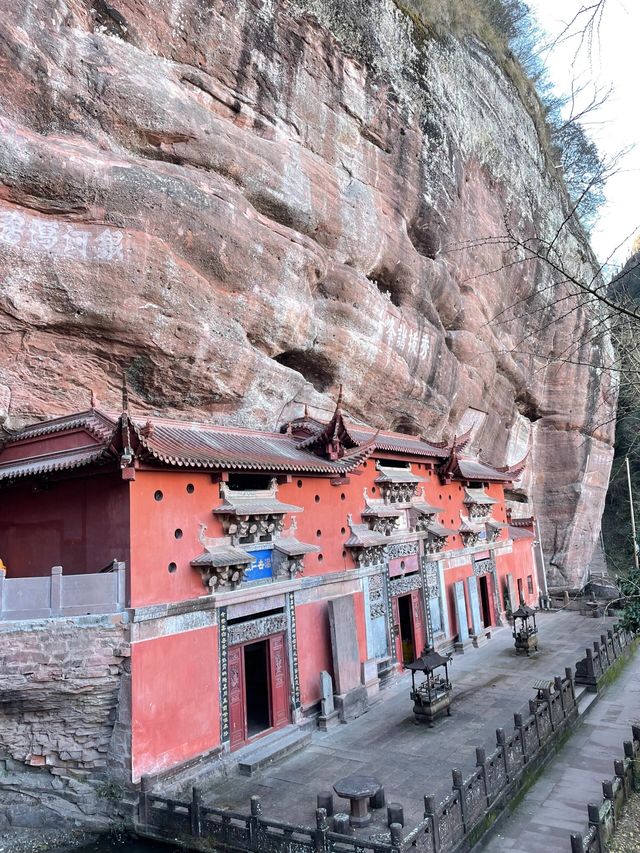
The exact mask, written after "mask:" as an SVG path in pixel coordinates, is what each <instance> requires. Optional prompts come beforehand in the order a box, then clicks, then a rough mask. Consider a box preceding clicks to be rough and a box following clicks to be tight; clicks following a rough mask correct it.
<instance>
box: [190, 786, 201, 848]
mask: <svg viewBox="0 0 640 853" xmlns="http://www.w3.org/2000/svg"><path fill="white" fill-rule="evenodd" d="M201 807H202V791H201V790H200V788H196V787H195V786H194V787H193V789H192V791H191V807H190V808H189V815H190V817H191V835H192V836H193V837H194V838H200V836H201V835H202V818H201V817H200V809H201Z"/></svg>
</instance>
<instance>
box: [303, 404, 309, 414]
mask: <svg viewBox="0 0 640 853" xmlns="http://www.w3.org/2000/svg"><path fill="white" fill-rule="evenodd" d="M304 416H305V418H308V417H309V406H308V405H307V404H306V403H305V404H304Z"/></svg>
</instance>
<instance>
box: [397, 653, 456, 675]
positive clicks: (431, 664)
mask: <svg viewBox="0 0 640 853" xmlns="http://www.w3.org/2000/svg"><path fill="white" fill-rule="evenodd" d="M449 660H450V659H449V658H448V657H443V656H442V655H441V654H440V652H436V651H435V650H434V649H431V650H427V649H425V651H424V653H423V654H421V655H420V657H419V658H417V660H414V661H413V662H412V663H408V664H406V665H405V669H410V670H412V671H413V672H424V673H425V675H429V673H431V672H433V670H434V669H437V668H438V667H440V666H446V665H447V664H448V663H449Z"/></svg>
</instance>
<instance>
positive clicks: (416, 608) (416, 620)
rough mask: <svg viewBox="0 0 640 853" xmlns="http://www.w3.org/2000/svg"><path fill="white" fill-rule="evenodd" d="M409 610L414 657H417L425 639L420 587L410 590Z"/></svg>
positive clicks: (425, 631) (425, 632)
mask: <svg viewBox="0 0 640 853" xmlns="http://www.w3.org/2000/svg"><path fill="white" fill-rule="evenodd" d="M411 610H412V611H413V651H414V653H415V657H416V658H419V657H420V655H421V654H422V650H423V649H424V647H425V643H426V641H427V630H426V628H425V623H424V611H423V608H422V590H421V589H414V590H413V591H412V592H411Z"/></svg>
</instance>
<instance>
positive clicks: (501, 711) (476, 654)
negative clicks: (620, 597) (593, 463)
mask: <svg viewBox="0 0 640 853" xmlns="http://www.w3.org/2000/svg"><path fill="white" fill-rule="evenodd" d="M611 622H612V620H596V619H592V618H584V617H581V616H579V615H578V614H576V613H565V612H559V613H543V614H541V615H540V618H539V626H540V652H539V653H538V654H537V655H535V656H532V657H530V658H526V657H523V656H520V657H519V656H517V655H516V654H515V652H514V650H513V647H512V643H513V640H512V638H511V632H510V630H509V629H508V628H505V629H502V630H499V631H496V632H495V633H494V635H493V638H492V639H491V640H490V641H489V642H488V643H487V644H486V645H485V646H484V647H483V648H481V649H473V648H471V649H469V650H468V651H467V652H465V654H464V655H455V656H454V659H453V664H452V667H451V669H450V675H451V679H452V682H453V685H454V699H453V705H452V716H451V717H444V718H441V719H440V720H438V721H437V722H436V725H435V727H434V728H433V729H429V728H428V727H426V726H418V725H415V724H414V722H413V714H412V713H411V709H412V703H411V701H410V699H409V689H410V685H411V676H410V674H408V673H407V674H404V675H402V676H399V677H398V679H397V683H396V684H394V685H393V686H392V687H389V688H387V689H386V690H384V691H383V692H382V693H381V694H380V700H379V701H378V702H376V703H375V704H374V705H373V707H372V708H371V709H370V710H369V712H368V713H367V714H365V715H364V716H362V717H360V718H359V719H358V720H355V721H353V722H351V723H349V724H348V725H342V726H338V727H336V728H334V729H332V730H331V731H330V732H327V733H322V732H319V731H316V732H315V733H314V735H313V740H312V743H311V744H310V745H309V746H308V747H307V748H306V749H304V750H302V751H301V752H299V753H297V754H295V755H292V756H290V757H288V758H286V759H284V760H283V761H280V762H278V763H276V764H274V765H273V766H272V767H270V768H268V769H265V770H263V771H260V772H259V773H257V774H255V775H254V776H252V777H250V778H245V777H242V776H239V775H237V774H235V773H230V774H229V775H228V776H227V778H225V779H220V778H219V777H218V778H217V779H216V780H215V782H213V783H212V785H211V786H210V787H209V788H208V789H206V790H205V791H204V797H205V802H207V803H208V804H210V805H213V806H216V807H218V808H229V809H233V810H236V811H241V812H247V811H248V808H249V797H250V796H251V795H252V794H259V795H260V797H261V799H262V806H263V814H264V815H265V817H268V818H275V819H279V820H284V821H287V822H291V823H298V824H305V825H313V824H314V822H315V818H314V812H315V805H316V794H317V792H318V791H320V790H323V789H326V790H331V788H332V786H333V783H334V782H336V781H337V780H338V779H340V778H341V777H343V776H346V775H348V774H350V773H356V772H358V773H363V774H366V775H373V776H376V777H377V778H378V779H379V781H380V782H381V783H382V784H383V785H384V786H385V790H386V794H387V802H399V803H402V804H403V805H404V808H405V819H406V827H407V828H409V827H411V826H413V825H415V824H416V823H417V822H419V821H420V820H421V819H422V810H423V796H424V795H425V794H432V795H434V796H436V797H438V798H442V797H444V796H445V795H446V794H448V793H450V791H451V769H452V768H453V767H459V768H461V769H462V770H463V772H464V773H465V775H466V774H467V773H468V772H470V771H471V770H472V769H473V767H474V764H475V747H476V746H486V747H487V749H488V750H491V749H493V748H494V747H495V729H496V728H497V727H499V726H502V727H504V728H505V729H506V730H507V731H508V732H509V731H511V730H512V728H513V713H514V712H519V711H523V710H525V709H526V710H528V700H529V699H532V698H533V697H534V695H535V693H534V690H533V688H532V685H533V682H534V681H535V680H536V679H538V678H542V677H548V678H553V676H554V675H564V668H565V666H572V667H574V666H575V662H576V660H578V658H580V657H583V656H584V649H585V647H586V646H587V645H590V644H591V643H592V642H593V640H595V639H599V636H600V634H601V633H602V632H603V631H605V630H606V628H607V627H609V626H610V624H611ZM167 793H168V794H169V796H172V795H173V796H175V795H176V793H177V792H176V791H175V790H173V791H170V790H169V789H167ZM336 805H337V806H340V807H341V808H343V809H344V810H347V805H348V804H347V803H346V802H344V803H343V801H340V800H336ZM378 814H379V820H381V819H382V814H381V813H378ZM377 823H378V821H376V824H377ZM382 828H383V827H382V825H380V826H377V825H372V826H371V827H369V832H372V833H373V832H376V831H378V832H379V831H381V829H382ZM384 828H385V829H386V827H384ZM514 849H515V848H514ZM547 853H549V848H547Z"/></svg>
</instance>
